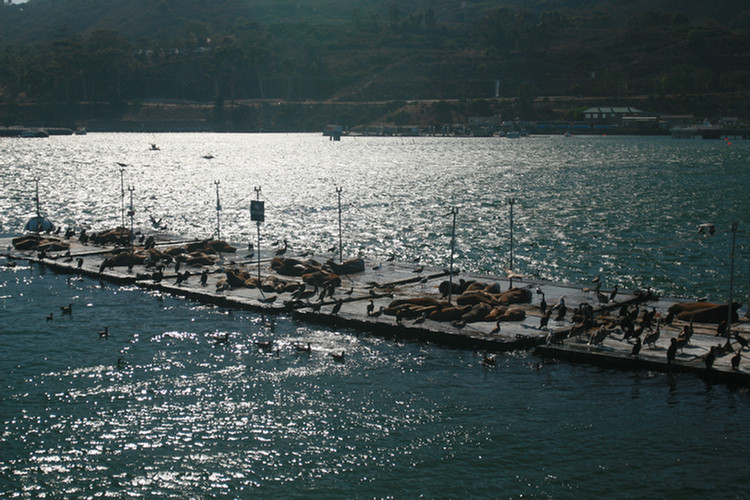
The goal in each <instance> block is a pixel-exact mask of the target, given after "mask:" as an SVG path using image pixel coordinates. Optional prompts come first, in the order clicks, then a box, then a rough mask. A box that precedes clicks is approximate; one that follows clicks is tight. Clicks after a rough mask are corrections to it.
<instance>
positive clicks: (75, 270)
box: [0, 237, 750, 385]
mask: <svg viewBox="0 0 750 500" xmlns="http://www.w3.org/2000/svg"><path fill="white" fill-rule="evenodd" d="M12 240H13V239H12V238H4V239H0V245H2V248H3V249H5V250H4V251H3V253H2V255H3V256H4V257H5V258H6V259H8V261H13V260H25V261H29V262H32V263H37V264H40V265H44V266H47V267H48V268H50V269H53V270H55V271H57V272H61V273H72V274H80V275H83V276H88V277H91V278H93V279H98V280H107V281H110V282H113V283H118V284H129V285H130V284H134V285H136V286H139V287H142V288H144V289H150V290H159V291H162V292H165V293H170V294H174V295H179V296H183V297H186V298H188V299H190V300H196V301H200V302H205V303H211V304H216V305H219V306H224V307H229V308H237V309H247V310H254V311H259V312H267V313H286V314H291V315H293V316H294V317H297V318H299V319H303V320H306V321H310V322H319V323H326V324H331V325H334V326H340V327H347V328H352V329H357V330H363V331H367V332H370V333H372V334H374V335H379V336H384V337H392V338H402V339H416V340H421V341H427V342H434V343H437V344H441V345H447V346H453V347H458V348H465V349H474V350H482V351H495V352H499V351H510V350H517V349H524V350H525V349H534V352H535V354H537V355H539V356H541V357H542V358H554V359H563V360H568V361H572V362H584V363H591V364H597V365H601V366H605V367H608V368H617V369H637V370H652V371H663V372H669V371H675V372H678V371H679V372H694V373H697V374H698V375H700V376H702V377H705V378H707V379H710V380H715V381H719V382H728V383H737V384H743V385H744V384H748V383H750V348H745V347H743V346H742V343H745V339H748V338H750V324H749V323H748V322H746V321H744V320H738V321H737V322H734V323H732V325H731V332H732V334H733V335H732V337H731V338H730V343H729V344H730V345H729V348H728V349H727V348H726V344H727V339H726V337H724V336H717V324H715V323H699V322H695V323H693V324H692V331H691V333H692V336H691V337H690V339H689V342H687V343H685V344H684V345H681V347H680V349H678V350H677V351H676V352H675V356H674V360H673V361H671V362H669V363H668V361H667V352H668V349H669V346H670V343H671V339H672V338H678V336H679V334H680V333H681V332H682V331H684V330H685V329H686V328H687V327H689V323H688V322H687V320H686V319H684V317H683V319H679V318H675V319H674V320H673V321H671V324H666V321H665V319H666V318H667V316H668V310H669V308H670V306H672V305H673V304H679V303H684V302H685V301H683V300H680V299H667V298H657V297H654V296H652V295H651V294H649V293H644V292H632V291H619V292H618V291H616V290H613V289H611V288H607V287H602V288H601V289H599V288H598V287H597V288H594V287H591V286H580V285H574V284H565V283H553V282H548V281H543V280H536V279H529V278H527V277H523V276H518V275H515V276H513V277H512V286H513V288H514V289H517V290H520V291H522V292H523V293H521V295H522V296H523V297H525V298H526V299H528V300H525V301H523V302H520V303H511V304H510V306H509V309H511V310H512V312H513V313H514V314H510V315H507V316H508V317H503V318H502V319H500V320H499V321H496V320H495V319H494V318H493V319H492V320H489V319H488V320H484V321H473V320H468V319H467V320H466V321H464V320H463V319H462V318H464V319H466V318H468V316H463V317H461V316H458V317H457V319H456V320H436V319H432V317H433V316H431V315H429V314H428V312H430V313H431V312H432V311H434V310H436V309H437V308H438V306H431V304H436V303H440V304H442V305H444V304H445V303H446V298H445V297H444V295H445V293H444V292H445V286H446V285H445V284H446V283H447V282H448V281H449V280H450V278H451V276H450V274H449V272H448V269H434V268H433V269H431V268H426V267H424V266H421V265H418V264H413V263H408V264H407V263H401V262H396V261H377V262H376V261H364V268H363V269H360V270H357V271H356V272H350V273H348V274H347V273H344V272H341V273H338V274H337V281H336V285H335V286H331V287H330V288H326V286H320V287H319V286H317V284H316V286H315V287H314V295H313V294H312V293H311V292H313V290H312V288H313V287H312V286H310V285H308V290H307V291H306V292H305V293H302V292H301V290H305V287H304V286H303V279H302V278H301V277H296V276H290V275H288V274H284V275H282V274H279V273H278V272H277V271H276V270H274V269H272V268H271V263H272V260H273V259H274V257H276V256H277V255H275V254H278V251H276V252H274V250H273V249H269V250H267V251H265V252H263V253H261V255H260V259H259V258H258V255H252V256H251V255H250V254H249V253H248V251H244V252H243V251H242V250H236V249H233V251H231V252H222V253H221V254H215V255H211V256H206V257H205V258H201V259H193V260H192V263H191V262H190V261H189V260H185V258H184V257H178V258H177V260H184V261H183V262H181V265H180V266H178V267H179V269H178V270H175V266H176V264H175V262H169V263H167V264H166V265H163V266H162V267H156V269H157V271H155V270H154V267H153V266H152V265H151V263H130V264H127V265H123V264H122V263H114V262H113V259H114V258H115V256H116V255H118V253H119V254H120V255H123V254H127V253H128V252H129V251H130V247H123V246H120V247H119V248H118V247H117V246H116V245H115V244H102V245H95V244H92V243H91V242H86V244H84V243H82V242H80V241H79V240H78V239H77V238H76V237H71V238H69V239H66V240H63V245H62V246H61V245H52V246H49V247H45V248H43V249H41V250H40V249H39V248H31V249H25V250H22V249H18V248H15V247H14V245H13V243H12ZM199 243H200V241H197V240H156V241H154V242H152V247H153V248H155V249H157V250H159V251H167V250H168V249H175V248H176V247H180V246H187V245H190V244H199ZM140 249H142V248H140ZM131 255H133V254H131ZM332 257H334V258H335V256H332V255H330V254H328V255H325V254H322V255H318V256H309V255H306V256H304V257H303V256H296V257H293V258H291V259H289V256H286V258H287V259H289V261H290V262H296V261H302V260H304V259H310V258H312V259H315V260H316V261H318V262H325V261H327V260H329V259H331V258H332ZM105 259H110V260H107V261H106V262H105ZM277 261H278V259H277ZM334 262H335V260H334ZM110 264H113V266H112V267H110ZM259 264H260V270H259V269H258V265H259ZM155 273H157V274H155ZM235 276H241V279H245V280H246V281H248V282H249V281H250V280H251V279H252V280H255V279H256V278H255V277H259V278H260V281H259V282H255V285H256V286H252V284H250V285H248V286H242V285H241V284H239V285H238V283H236V282H232V279H228V278H232V277H235ZM237 279H238V278H235V280H234V281H236V280H237ZM460 280H463V282H464V283H467V282H469V283H470V282H477V283H480V284H482V285H484V286H485V288H486V289H490V288H491V289H492V290H493V293H489V292H481V293H486V294H487V297H488V298H487V299H485V298H483V297H482V295H481V294H480V293H477V294H475V295H477V297H475V299H476V301H475V302H474V303H475V304H481V303H482V301H483V300H487V301H489V302H492V300H495V299H493V297H495V298H496V297H499V296H500V293H494V292H505V291H508V290H509V288H511V281H510V279H509V278H507V277H498V276H490V275H480V274H474V273H459V272H457V271H455V270H454V275H453V277H452V282H453V283H455V285H454V286H458V283H459V282H460ZM258 283H260V284H261V288H259V287H258V286H257V284H258ZM272 284H273V286H275V287H276V288H272ZM441 284H442V285H441ZM284 287H286V288H284ZM441 287H442V290H441ZM284 290H290V291H284ZM291 290H295V291H296V292H295V291H291ZM466 293H467V294H468V293H469V292H466ZM605 297H606V298H605ZM609 297H612V299H611V300H610V299H609ZM415 299H416V300H417V301H418V302H419V304H421V305H422V306H421V307H423V310H424V312H423V313H422V314H418V312H419V311H420V309H419V307H417V306H415V307H413V308H410V309H403V311H404V312H403V314H402V313H401V312H397V313H396V314H393V311H397V309H398V308H397V307H394V304H398V303H402V302H408V301H410V300H415ZM394 301H398V302H394ZM477 301H478V302H477ZM459 303H463V304H470V303H471V302H468V299H467V295H463V296H462V295H461V294H459V293H456V294H454V295H453V302H452V304H459ZM562 303H564V304H565V307H566V308H567V311H568V312H567V313H564V314H562V315H560V314H559V313H560V309H559V308H556V309H555V310H554V311H553V313H552V314H551V315H550V314H549V313H548V315H547V319H546V321H544V320H543V316H544V314H543V312H542V308H545V309H547V308H553V307H555V306H556V305H558V304H562ZM581 304H585V306H584V307H583V308H581V307H580V306H581ZM440 307H442V306H440ZM465 307H466V306H464V308H465ZM481 307H482V306H477V307H475V309H481ZM486 307H490V306H486ZM486 307H485V309H486ZM498 310H499V309H498ZM415 311H417V313H415ZM581 311H586V315H587V316H590V321H591V322H590V323H587V324H586V327H583V326H582V325H583V323H582V322H581V317H580V312H581ZM623 311H627V314H631V315H633V316H634V318H633V320H634V323H636V324H641V325H646V322H645V321H646V318H645V317H644V314H646V315H647V316H651V317H652V319H651V321H650V322H649V323H648V324H647V326H644V327H643V328H642V332H639V338H640V339H641V340H640V341H638V344H639V345H638V347H635V346H636V343H637V342H636V341H635V336H632V335H631V337H630V338H627V339H625V338H624V337H626V335H625V333H624V329H622V328H620V327H613V326H612V325H616V324H617V325H619V324H620V321H621V319H620V317H619V314H621V313H622V312H623ZM389 313H390V314H389ZM576 314H578V316H577V317H576ZM511 316H512V317H511ZM488 317H489V316H488ZM545 322H546V325H545V324H544V323H545ZM657 324H658V325H659V326H658V328H659V330H660V335H659V338H658V339H655V340H654V341H653V342H650V343H648V344H646V343H645V342H643V340H644V339H645V338H646V337H647V335H649V334H653V333H654V331H655V329H656V328H657V326H656V325H657ZM597 333H598V334H599V338H596V334H597ZM735 336H737V337H739V338H737V337H735ZM651 338H653V336H652V337H651ZM712 348H713V349H712ZM738 352H739V354H738ZM707 358H710V359H708V360H707ZM711 360H712V361H713V362H711ZM733 360H734V361H733ZM707 361H708V362H707ZM738 361H739V364H737V363H738ZM733 364H735V365H737V366H736V367H735V366H733Z"/></svg>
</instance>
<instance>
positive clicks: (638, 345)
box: [630, 337, 641, 358]
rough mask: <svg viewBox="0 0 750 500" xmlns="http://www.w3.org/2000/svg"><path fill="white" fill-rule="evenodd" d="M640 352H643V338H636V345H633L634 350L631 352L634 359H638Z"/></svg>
mask: <svg viewBox="0 0 750 500" xmlns="http://www.w3.org/2000/svg"><path fill="white" fill-rule="evenodd" d="M639 352H641V338H640V337H636V339H635V344H633V349H632V350H631V351H630V355H631V356H633V357H634V358H637V357H638V353H639Z"/></svg>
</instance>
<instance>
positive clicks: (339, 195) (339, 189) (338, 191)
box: [336, 187, 344, 263]
mask: <svg viewBox="0 0 750 500" xmlns="http://www.w3.org/2000/svg"><path fill="white" fill-rule="evenodd" d="M341 191H343V188H341V187H336V194H337V195H338V198H339V262H340V263H341V262H344V247H343V245H342V242H343V239H342V236H341Z"/></svg>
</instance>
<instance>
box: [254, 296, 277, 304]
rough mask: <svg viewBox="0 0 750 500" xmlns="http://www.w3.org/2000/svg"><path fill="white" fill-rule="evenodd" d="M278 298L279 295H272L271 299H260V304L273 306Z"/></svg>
mask: <svg viewBox="0 0 750 500" xmlns="http://www.w3.org/2000/svg"><path fill="white" fill-rule="evenodd" d="M277 298H278V295H271V296H270V297H263V298H260V299H258V302H262V303H264V304H273V303H274V301H275V300H276V299H277Z"/></svg>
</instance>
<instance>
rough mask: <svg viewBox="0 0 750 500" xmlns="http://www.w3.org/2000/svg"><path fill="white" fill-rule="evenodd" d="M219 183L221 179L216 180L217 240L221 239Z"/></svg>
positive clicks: (219, 248)
mask: <svg viewBox="0 0 750 500" xmlns="http://www.w3.org/2000/svg"><path fill="white" fill-rule="evenodd" d="M219 184H221V182H220V181H214V185H215V186H216V241H217V242H220V241H221V202H220V201H219ZM218 252H219V261H221V243H219V245H218Z"/></svg>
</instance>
